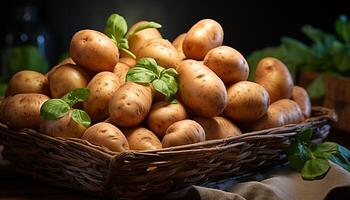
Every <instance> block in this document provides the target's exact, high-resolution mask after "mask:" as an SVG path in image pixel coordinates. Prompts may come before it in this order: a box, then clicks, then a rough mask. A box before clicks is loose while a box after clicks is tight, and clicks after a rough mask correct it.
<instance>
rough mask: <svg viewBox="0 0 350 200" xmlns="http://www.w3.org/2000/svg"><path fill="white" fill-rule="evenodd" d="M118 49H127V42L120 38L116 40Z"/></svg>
mask: <svg viewBox="0 0 350 200" xmlns="http://www.w3.org/2000/svg"><path fill="white" fill-rule="evenodd" d="M117 46H118V49H129V43H128V40H127V39H125V38H120V39H118V40H117Z"/></svg>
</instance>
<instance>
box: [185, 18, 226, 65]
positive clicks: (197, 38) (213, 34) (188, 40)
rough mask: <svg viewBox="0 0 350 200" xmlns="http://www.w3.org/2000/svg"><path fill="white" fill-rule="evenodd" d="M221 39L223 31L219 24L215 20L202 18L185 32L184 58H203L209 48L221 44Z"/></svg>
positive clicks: (222, 38)
mask: <svg viewBox="0 0 350 200" xmlns="http://www.w3.org/2000/svg"><path fill="white" fill-rule="evenodd" d="M223 40H224V31H223V29H222V27H221V25H220V24H219V23H218V22H216V21H215V20H212V19H203V20H200V21H199V22H197V23H196V24H195V25H193V26H192V27H191V29H190V30H189V31H188V32H187V35H186V37H185V39H184V41H183V46H182V49H183V52H184V54H185V55H186V58H189V59H195V60H203V58H204V57H205V55H206V54H207V53H208V52H209V51H210V50H211V49H213V48H215V47H218V46H221V45H222V42H223Z"/></svg>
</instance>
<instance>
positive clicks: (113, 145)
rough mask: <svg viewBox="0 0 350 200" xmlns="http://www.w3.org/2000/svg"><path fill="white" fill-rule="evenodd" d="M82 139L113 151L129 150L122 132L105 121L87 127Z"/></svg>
mask: <svg viewBox="0 0 350 200" xmlns="http://www.w3.org/2000/svg"><path fill="white" fill-rule="evenodd" d="M82 139H83V140H87V141H88V142H90V143H91V144H94V145H97V146H102V147H105V148H107V149H109V150H111V151H114V152H123V151H126V150H129V144H128V141H127V140H126V137H125V136H124V134H123V133H122V132H121V131H120V130H119V129H118V128H117V127H115V126H113V125H112V124H110V123H106V122H100V123H97V124H95V125H93V126H91V127H90V128H88V129H87V130H86V131H85V133H84V135H83V137H82Z"/></svg>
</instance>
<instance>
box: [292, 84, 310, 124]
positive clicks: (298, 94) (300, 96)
mask: <svg viewBox="0 0 350 200" xmlns="http://www.w3.org/2000/svg"><path fill="white" fill-rule="evenodd" d="M292 100H293V101H295V102H296V103H297V104H298V105H299V107H300V109H301V112H302V113H303V115H304V117H305V118H309V117H310V115H311V101H310V97H309V95H308V94H307V92H306V90H305V89H304V88H302V87H299V86H294V87H293V92H292Z"/></svg>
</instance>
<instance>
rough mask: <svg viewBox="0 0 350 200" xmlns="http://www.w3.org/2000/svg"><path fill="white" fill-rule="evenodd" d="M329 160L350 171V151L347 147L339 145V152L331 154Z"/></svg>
mask: <svg viewBox="0 0 350 200" xmlns="http://www.w3.org/2000/svg"><path fill="white" fill-rule="evenodd" d="M329 160H331V161H333V162H334V163H335V164H337V165H339V166H340V167H342V168H344V169H345V170H347V171H349V172H350V151H349V150H348V149H347V148H345V147H343V146H341V145H338V148H337V153H335V154H333V155H331V156H330V157H329Z"/></svg>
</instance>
